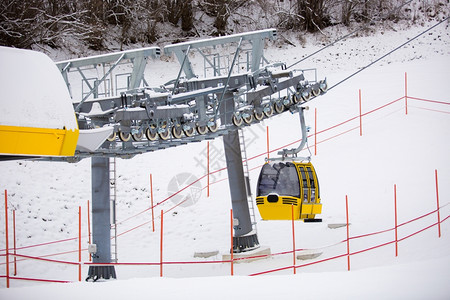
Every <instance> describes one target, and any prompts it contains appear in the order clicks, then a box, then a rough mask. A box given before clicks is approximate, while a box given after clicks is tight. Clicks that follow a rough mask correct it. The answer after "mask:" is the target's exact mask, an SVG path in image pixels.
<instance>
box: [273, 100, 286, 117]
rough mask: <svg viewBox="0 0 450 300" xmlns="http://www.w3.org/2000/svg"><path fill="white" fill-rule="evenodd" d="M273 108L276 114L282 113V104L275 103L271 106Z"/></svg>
mask: <svg viewBox="0 0 450 300" xmlns="http://www.w3.org/2000/svg"><path fill="white" fill-rule="evenodd" d="M273 108H274V110H275V111H276V112H277V113H278V114H281V113H282V112H283V111H284V104H283V103H280V102H275V103H274V104H273Z"/></svg>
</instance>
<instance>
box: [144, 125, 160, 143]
mask: <svg viewBox="0 0 450 300" xmlns="http://www.w3.org/2000/svg"><path fill="white" fill-rule="evenodd" d="M145 137H146V138H147V139H148V140H149V141H152V142H153V141H156V140H157V139H158V135H157V134H156V133H155V132H152V131H151V130H150V128H147V130H145Z"/></svg>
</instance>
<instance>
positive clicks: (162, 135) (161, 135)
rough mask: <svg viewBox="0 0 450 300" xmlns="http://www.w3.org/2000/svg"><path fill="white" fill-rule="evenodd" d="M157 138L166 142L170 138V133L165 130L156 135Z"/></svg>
mask: <svg viewBox="0 0 450 300" xmlns="http://www.w3.org/2000/svg"><path fill="white" fill-rule="evenodd" d="M158 136H159V138H160V139H161V140H163V141H167V140H168V139H169V137H170V132H169V130H167V129H166V131H164V132H161V133H158Z"/></svg>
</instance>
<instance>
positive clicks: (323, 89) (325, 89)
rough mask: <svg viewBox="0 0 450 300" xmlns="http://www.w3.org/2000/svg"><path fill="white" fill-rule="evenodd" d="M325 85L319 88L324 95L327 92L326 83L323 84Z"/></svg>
mask: <svg viewBox="0 0 450 300" xmlns="http://www.w3.org/2000/svg"><path fill="white" fill-rule="evenodd" d="M324 83H325V87H324V88H320V90H321V91H322V92H323V93H325V92H326V91H327V90H328V83H327V82H324Z"/></svg>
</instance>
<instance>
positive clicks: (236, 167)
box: [164, 29, 277, 253]
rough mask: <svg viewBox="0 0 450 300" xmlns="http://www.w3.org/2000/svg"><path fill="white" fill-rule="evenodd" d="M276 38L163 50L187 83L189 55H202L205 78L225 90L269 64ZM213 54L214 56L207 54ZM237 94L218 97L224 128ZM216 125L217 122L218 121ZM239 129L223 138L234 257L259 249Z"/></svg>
mask: <svg viewBox="0 0 450 300" xmlns="http://www.w3.org/2000/svg"><path fill="white" fill-rule="evenodd" d="M276 37H277V32H276V30H275V29H267V30H259V31H254V32H246V33H242V34H235V35H231V36H224V37H219V38H214V39H207V40H199V41H193V42H185V43H179V44H175V45H170V46H166V47H164V53H165V54H166V55H171V54H172V53H173V54H175V56H176V57H177V59H178V61H179V63H180V65H181V70H182V71H183V72H184V74H185V76H186V79H187V80H190V79H192V78H196V77H197V76H198V75H197V74H195V73H194V70H193V67H192V64H191V62H190V59H189V54H191V53H192V52H195V53H199V54H200V55H201V56H202V57H203V58H204V63H205V66H204V75H205V76H207V75H208V71H210V72H209V73H211V74H210V75H212V77H215V78H221V79H222V84H223V85H224V86H225V87H226V86H229V84H230V79H231V76H232V74H233V73H234V74H236V73H242V72H243V73H253V72H257V71H258V70H260V69H261V67H262V66H263V65H265V62H267V60H266V59H265V58H264V56H263V50H264V43H265V40H266V39H270V40H274V39H276ZM224 45H228V46H230V47H233V46H232V45H234V47H235V50H234V53H232V52H231V54H230V55H222V53H220V52H219V51H217V47H222V46H224ZM202 50H203V51H202ZM205 50H209V51H205ZM214 50H216V51H214ZM211 52H213V53H214V52H215V53H214V54H206V53H211ZM181 70H180V73H181ZM179 77H180V75H179V76H178V78H177V81H179ZM235 94H236V91H235V90H232V89H227V90H224V91H223V92H222V93H221V94H218V96H217V97H216V98H217V99H218V100H217V102H218V103H219V105H218V106H219V109H218V112H217V113H216V114H219V115H220V122H221V124H233V116H236V110H235V97H234V96H235ZM213 121H214V122H215V121H216V120H213ZM238 129H239V128H238V127H236V126H234V127H231V129H230V130H229V131H228V133H227V134H225V135H224V136H223V146H224V150H225V159H226V164H227V172H228V183H229V188H230V195H231V203H232V208H233V219H234V221H233V223H234V236H233V249H232V251H233V252H235V253H239V252H246V251H250V250H254V249H257V248H259V246H260V245H259V241H258V236H257V233H256V228H254V227H253V224H252V219H251V214H250V210H249V203H248V190H249V189H248V188H247V186H246V184H248V182H247V180H246V178H245V176H244V167H243V163H242V149H241V143H240V137H239V134H238Z"/></svg>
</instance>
